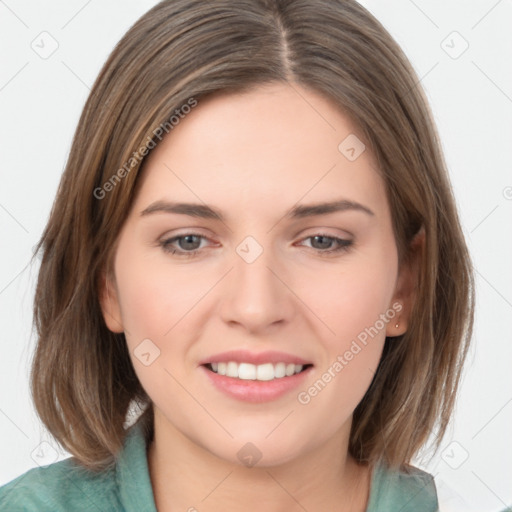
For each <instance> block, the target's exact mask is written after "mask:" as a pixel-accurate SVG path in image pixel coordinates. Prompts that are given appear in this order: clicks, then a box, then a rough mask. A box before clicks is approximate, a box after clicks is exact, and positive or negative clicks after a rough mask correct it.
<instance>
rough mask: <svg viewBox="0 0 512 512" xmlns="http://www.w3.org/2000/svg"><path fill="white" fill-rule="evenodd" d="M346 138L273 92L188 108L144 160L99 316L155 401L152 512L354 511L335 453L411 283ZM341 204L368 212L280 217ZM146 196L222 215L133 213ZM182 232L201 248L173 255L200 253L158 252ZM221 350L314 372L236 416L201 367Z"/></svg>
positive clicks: (320, 106)
mask: <svg viewBox="0 0 512 512" xmlns="http://www.w3.org/2000/svg"><path fill="white" fill-rule="evenodd" d="M350 134H356V136H358V137H359V139H361V140H363V137H362V136H361V135H360V134H359V132H358V130H357V129H356V127H355V126H354V125H353V124H352V123H351V121H350V120H349V119H348V117H347V116H345V115H344V114H343V113H342V112H341V111H339V110H338V109H337V108H336V106H335V105H334V104H333V103H331V102H330V101H329V100H327V99H325V98H323V97H322V96H320V95H318V94H317V93H315V92H312V91H310V90H307V89H304V88H302V87H300V86H298V85H297V84H294V86H293V87H290V86H289V85H284V84H272V85H265V86H260V87H258V88H256V89H253V90H252V91H251V92H249V93H245V94H243V95H226V94H224V95H217V96H214V97H210V98H207V99H203V100H200V101H199V104H198V106H197V107H195V108H194V109H193V110H192V111H191V112H190V114H188V115H187V116H186V118H185V119H184V120H182V121H181V122H180V124H179V125H177V126H175V127H174V129H173V130H172V132H170V134H169V135H167V136H166V137H165V138H164V139H163V141H162V142H161V143H160V144H159V145H158V146H157V147H156V148H155V149H154V150H152V152H151V153H150V154H149V156H148V158H147V159H146V164H145V167H144V171H143V174H142V175H141V177H140V179H141V180H142V181H141V187H140V189H139V192H138V194H137V196H136V198H135V200H134V203H133V205H132V208H131V211H130V213H129V216H128V218H127V220H126V222H125V224H124V226H123V228H122V230H121V233H120V235H119V238H118V245H117V249H116V252H115V258H114V275H113V276H111V277H110V278H109V279H107V280H106V282H105V287H104V290H103V293H102V296H101V303H102V309H103V314H104V318H105V321H106V323H107V326H108V327H109V329H111V330H112V331H114V332H123V331H124V332H125V334H126V340H127V344H128V348H129V351H130V355H131V358H132V362H133V366H134V368H135V371H136V373H137V375H138V378H139V379H140V381H141V383H142V385H143V386H144V388H145V390H146V391H147V393H148V394H149V396H150V397H151V399H152V401H153V403H154V407H155V440H154V442H153V443H152V444H151V446H150V448H149V450H148V464H149V469H150V476H151V481H152V485H153V491H154V496H155V503H156V505H157V508H158V510H159V511H164V512H165V511H170V510H200V511H201V512H206V511H218V510H225V511H235V510H245V511H249V512H250V511H252V510H266V511H267V512H277V511H287V512H289V511H295V510H297V511H298V510H301V511H303V510H304V509H306V510H308V511H316V510H335V509H336V510H341V511H349V510H350V511H364V510H365V509H366V506H367V500H368V495H369V490H370V481H371V480H370V479H371V472H370V468H368V467H366V466H364V465H360V464H357V463H356V461H355V460H354V459H353V458H352V457H351V456H350V455H349V454H348V439H349V432H350V426H351V422H352V413H353V411H354V409H355V408H356V406H357V405H358V403H359V402H360V401H361V399H362V397H363V396H364V394H365V392H366V390H367V389H368V387H369V385H370V383H371V379H372V377H373V375H374V372H375V370H376V368H377V366H378V363H379V359H380V357H381V353H382V349H383V346H384V341H385V337H386V336H391V337H392V336H397V335H400V334H403V333H404V332H405V331H406V329H407V317H408V313H409V311H410V308H411V307H412V302H413V300H414V295H413V291H412V290H413V286H412V283H413V277H414V276H413V269H412V268H410V267H405V266H404V267H402V268H401V269H399V268H398V255H397V249H396V243H395V238H394V235H393V231H392V224H391V213H390V209H389V204H388V202H387V197H386V189H385V184H384V182H383V181H382V179H381V177H380V176H379V174H378V172H377V171H376V165H375V162H374V160H373V157H372V155H371V154H370V151H369V150H366V151H364V152H363V153H362V154H361V155H360V156H359V157H358V158H357V159H356V160H355V161H349V160H348V159H347V158H346V157H345V156H344V155H343V154H342V153H341V152H340V151H339V150H338V145H339V144H340V142H341V141H343V140H344V139H345V138H346V137H347V136H348V135H350ZM341 198H343V199H348V200H352V201H356V202H358V203H360V204H362V205H364V206H366V207H367V208H369V209H371V211H372V212H373V213H374V215H368V214H366V213H364V212H362V211H357V210H347V211H340V212H335V213H331V214H326V215H321V216H316V217H311V218H303V219H295V220H288V219H285V218H284V216H285V214H286V213H287V211H288V210H290V209H291V208H292V207H294V206H295V205H296V204H297V203H300V204H311V203H317V202H327V201H332V200H336V199H341ZM158 200H173V201H180V202H181V201H182V202H194V203H206V204H208V205H211V206H213V207H215V208H218V209H220V210H222V211H223V213H224V215H225V216H226V219H225V221H224V222H221V221H219V220H216V219H204V218H197V217H191V216H187V215H183V214H171V213H165V212H155V213H152V214H149V215H143V216H141V212H142V211H143V210H144V209H145V208H147V207H148V206H149V205H151V204H152V203H154V202H155V201H158ZM187 233H196V234H200V235H201V236H204V237H205V238H200V239H193V240H192V241H190V240H188V245H187V240H186V239H185V240H184V239H181V241H180V240H178V241H174V242H173V243H172V244H171V245H172V248H174V249H176V250H178V251H181V252H186V251H187V250H188V251H190V250H192V249H193V248H199V251H200V252H199V254H198V255H196V256H195V257H185V256H179V255H177V254H175V255H173V254H171V253H170V252H166V251H165V250H164V248H163V247H162V246H161V245H160V242H162V241H163V240H168V239H171V238H173V237H176V236H178V235H181V236H184V235H185V234H187ZM317 234H323V235H325V236H329V237H338V238H341V239H347V240H351V241H352V242H353V244H352V245H351V246H350V247H349V249H348V250H347V251H340V252H338V253H333V254H330V255H327V256H326V255H323V254H322V251H323V252H324V253H325V251H326V250H329V249H331V248H336V247H337V244H336V242H335V241H334V240H332V239H327V241H325V240H324V241H323V242H322V240H320V241H318V240H316V242H315V239H314V238H308V237H314V236H315V235H317ZM247 236H251V237H253V238H254V239H255V240H256V241H257V242H258V243H259V244H260V246H261V247H262V249H263V252H262V254H261V255H260V256H259V257H258V258H257V259H256V260H255V261H254V262H253V263H251V264H248V263H247V262H246V261H245V260H244V259H242V258H241V257H240V256H239V254H238V253H237V252H236V249H237V247H238V246H239V244H240V243H241V242H242V241H243V240H244V239H245V238H246V237H247ZM194 244H195V245H194ZM397 302H400V305H401V306H402V311H401V312H400V313H399V314H397V316H396V317H395V318H394V319H392V320H391V321H389V322H388V323H386V324H385V326H384V328H383V329H381V330H380V331H379V333H378V335H375V336H374V337H373V338H369V342H368V344H367V345H366V346H364V348H363V349H362V350H361V351H360V352H359V353H358V354H357V355H356V356H354V358H353V359H352V360H351V361H350V362H349V363H348V364H347V365H346V366H345V367H344V368H343V370H342V371H341V372H339V373H337V374H336V377H335V378H333V379H331V381H330V382H329V383H328V384H327V385H326V386H325V388H324V389H323V390H322V391H321V392H320V393H318V394H317V395H316V396H315V397H314V398H312V399H311V401H310V402H309V403H308V404H301V403H299V402H298V400H297V393H298V392H299V391H303V390H307V389H308V388H309V387H310V386H311V385H312V384H313V383H314V382H315V381H317V380H318V379H319V378H321V376H322V374H323V373H324V372H326V371H327V370H328V368H329V367H331V366H332V364H333V362H335V361H336V360H337V357H338V355H342V354H344V353H345V351H346V350H348V349H349V348H350V346H351V342H352V341H353V340H355V339H356V338H357V336H358V334H359V333H361V331H363V330H364V329H365V327H370V326H373V325H375V323H376V320H378V319H379V315H381V314H383V313H385V312H386V311H388V310H390V309H392V305H393V304H396V303H397ZM397 318H398V319H399V327H398V328H396V327H395V324H396V322H397ZM144 339H150V340H151V342H152V343H153V344H154V345H153V346H156V347H158V349H159V350H160V355H159V357H157V358H156V359H155V360H154V361H153V362H152V363H151V364H150V365H149V366H145V365H144V364H142V363H141V361H140V360H139V359H138V358H137V357H136V356H135V355H134V350H135V349H136V347H137V346H138V345H139V344H140V343H141V341H142V340H144ZM231 349H246V350H250V351H252V352H262V351H266V350H278V351H284V352H288V353H290V354H294V355H297V356H300V357H303V358H304V359H306V360H308V361H311V362H312V364H313V365H314V366H313V369H312V371H311V373H310V374H309V376H308V378H307V381H306V382H305V384H304V386H301V387H300V389H296V390H293V391H291V392H289V393H287V394H285V395H284V396H282V397H280V398H279V399H277V400H273V401H270V402H266V403H247V402H243V401H239V400H236V399H234V398H231V397H228V396H226V395H225V394H223V393H221V392H220V391H218V390H217V389H216V388H215V387H213V386H212V385H211V384H210V382H209V380H208V379H207V378H206V377H205V375H204V372H203V370H202V369H201V368H199V367H198V365H199V361H201V360H202V359H203V358H205V357H208V356H212V355H214V354H217V353H220V352H224V351H226V350H231ZM247 442H251V443H253V444H254V445H255V446H256V447H257V448H258V450H259V451H260V452H261V454H262V457H261V459H260V460H259V461H258V463H257V464H256V465H255V466H254V467H246V466H244V465H243V464H242V463H241V462H240V460H239V459H238V457H237V452H238V451H239V450H240V449H241V447H242V446H244V445H245V444H246V443H247ZM334 454H336V455H335V456H333V455H334ZM192 507H195V508H192Z"/></svg>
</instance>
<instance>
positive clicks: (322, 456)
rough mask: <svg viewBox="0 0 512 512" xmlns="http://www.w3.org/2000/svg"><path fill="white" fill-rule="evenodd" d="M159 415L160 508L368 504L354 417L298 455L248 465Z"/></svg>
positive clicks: (154, 466) (151, 452)
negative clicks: (351, 436)
mask: <svg viewBox="0 0 512 512" xmlns="http://www.w3.org/2000/svg"><path fill="white" fill-rule="evenodd" d="M157 420H158V414H157V413H156V411H155V429H154V438H153V441H152V442H151V444H150V445H149V448H148V466H149V472H150V478H151V483H152V487H153V494H154V497H155V504H156V507H157V510H158V511H159V512H170V511H174V510H186V511H190V512H197V511H201V512H209V511H212V512H213V511H218V510H223V511H226V512H231V511H233V512H234V511H239V510H244V511H246V512H253V511H261V510H265V511H266V512H285V511H286V512H291V511H292V512H295V511H297V512H299V511H300V512H303V511H304V510H308V511H309V512H315V511H317V510H318V511H320V510H326V509H327V510H337V511H340V512H365V510H366V507H367V503H368V497H369V490H370V477H371V475H370V468H369V467H367V466H363V465H360V464H358V463H357V462H356V461H355V460H354V459H353V457H351V456H350V455H349V454H348V433H349V432H350V422H349V424H348V425H346V426H344V428H343V430H342V431H340V432H339V433H338V434H337V435H335V436H333V437H332V438H331V440H330V441H329V442H328V443H326V444H324V445H323V446H319V447H318V448H316V449H314V450H312V451H310V452H308V453H306V454H302V455H301V456H300V457H297V458H295V459H293V460H290V461H288V462H285V463H282V464H279V465H273V466H266V467H259V465H256V466H254V467H246V466H243V465H241V464H237V463H233V462H230V461H227V460H224V459H221V458H219V457H217V456H216V455H214V454H212V453H211V452H209V451H208V450H205V449H204V448H203V447H201V446H199V445H197V444H196V443H194V442H193V441H191V440H190V439H189V438H187V437H186V436H184V435H183V434H182V433H181V432H180V431H178V430H177V429H175V428H174V427H173V426H172V425H171V424H170V423H169V422H167V421H165V423H164V422H163V421H162V420H161V419H160V420H159V421H157ZM333 454H337V455H336V456H334V455H333Z"/></svg>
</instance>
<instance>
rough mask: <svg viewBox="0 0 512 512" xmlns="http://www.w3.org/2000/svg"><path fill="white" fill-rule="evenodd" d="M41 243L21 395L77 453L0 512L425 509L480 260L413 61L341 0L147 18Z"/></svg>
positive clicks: (15, 492)
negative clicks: (425, 457) (29, 396)
mask: <svg viewBox="0 0 512 512" xmlns="http://www.w3.org/2000/svg"><path fill="white" fill-rule="evenodd" d="M189 244H192V246H190V245H189ZM39 248H40V249H41V250H42V263H41V270H40V274H39V280H38V286H37V291H36V298H35V322H36V327H37V330H38V334H39V340H38V345H37V349H36V353H35V357H34V363H33V371H32V381H31V384H32V392H33V398H34V403H35V406H36V409H37V411H38V414H39V415H40V417H41V420H42V421H43V423H44V424H45V425H46V427H47V428H48V429H49V431H50V432H51V433H52V435H53V436H54V437H55V438H56V439H57V440H58V441H59V442H60V443H61V445H62V446H63V447H64V448H65V449H66V450H68V451H69V452H70V453H71V454H72V455H73V457H72V458H70V459H66V460H65V461H61V462H58V463H55V464H52V465H51V466H49V467H46V468H38V469H33V470H30V471H29V472H27V473H25V474H24V475H21V476H20V477H18V478H17V479H15V480H13V481H12V482H10V483H9V484H7V485H6V486H4V487H3V488H2V489H0V499H1V500H3V501H0V504H2V506H3V507H5V509H6V510H25V509H30V510H32V509H33V510H70V509H71V510H74V509H77V510H78V509H80V510H89V509H90V510H95V509H99V510H137V511H140V510H148V511H154V510H159V511H160V512H162V511H163V512H166V511H167V510H180V509H183V510H200V511H203V510H239V509H241V508H243V509H244V510H249V511H250V510H260V509H261V508H267V509H270V510H304V509H305V510H310V511H313V510H320V509H322V510H325V509H328V510H338V511H367V512H373V511H376V510H378V511H379V512H381V511H386V510H390V511H391V510H393V511H395V510H403V511H405V510H414V511H423V510H424V511H434V510H437V508H438V503H437V496H436V489H435V484H434V481H433V478H432V476H431V475H429V474H428V473H425V472H424V471H421V470H420V469H418V468H414V467H412V466H411V465H410V461H411V459H412V458H413V457H414V455H415V454H416V453H417V452H418V450H419V449H420V448H421V447H422V446H423V445H424V444H425V442H426V440H427V439H428V438H429V436H430V435H431V433H432V431H433V429H436V435H437V439H436V442H437V446H439V444H440V442H441V439H442V437H443V434H444V432H445V429H446V426H447V423H448V421H449V419H450V415H451V412H452V409H453V403H454V399H455V396H456V391H457V385H458V382H459V377H460V373H461V370H462V363H463V361H464V358H465V355H466V352H467V349H468V343H469V339H470V337H471V329H472V321H473V302H474V299H473V284H472V281H473V276H472V270H471V263H470V259H469V256H468V251H467V247H466V244H465V242H464V238H463V235H462V231H461V228H460V223H459V219H458V215H457V210H456V206H455V202H454V199H453V194H452V192H451V187H450V183H449V179H448V176H447V172H446V168H445V165H444V162H443V158H442V154H441V150H440V147H439V144H438V142H437V137H436V132H435V128H434V125H433V122H432V120H431V116H430V112H429V109H428V106H427V104H426V101H425V98H424V95H423V93H422V91H421V88H420V86H419V85H418V79H417V77H416V76H415V73H414V72H413V70H412V68H411V66H410V65H409V63H408V61H407V59H406V57H405V56H404V55H403V53H402V52H401V50H400V49H399V47H398V46H397V44H396V43H395V42H394V41H393V40H392V38H391V37H390V35H389V34H388V33H387V32H386V31H385V29H384V28H383V27H382V26H381V25H380V24H379V23H378V21H376V20H375V19H374V18H373V17H372V16H371V15H370V14H369V13H368V12H367V11H366V10H365V9H364V8H363V7H361V6H360V5H359V4H357V3H356V2H352V1H327V0H323V1H322V0H319V1H313V2H311V1H308V2H303V1H284V0H272V1H271V0H268V1H265V0H260V1H250V2H249V1H247V2H236V3H232V2H225V1H220V2H202V1H191V0H182V1H172V2H171V1H164V2H161V3H160V4H158V5H157V6H156V7H154V8H153V9H152V10H150V11H149V12H148V13H147V14H145V15H144V16H143V17H142V18H141V19H140V20H139V21H138V22H137V23H136V24H135V25H134V26H133V27H132V28H131V29H130V30H129V31H128V33H127V34H126V35H125V36H124V37H123V39H122V40H121V41H120V42H119V44H118V45H117V46H116V48H115V49H114V51H113V53H112V55H111V56H110V58H109V59H108V61H107V63H106V64H105V66H104V68H103V70H102V71H101V73H100V76H99V77H98V79H97V81H96V83H95V85H94V87H93V89H92V91H91V95H90V97H89V99H88V101H87V104H86V106H85V108H84V112H83V115H82V117H81V119H80V122H79V125H78V128H77V132H76V134H75V139H74V142H73V146H72V149H71V153H70V157H69V161H68V165H67V167H66V169H65V172H64V175H63V178H62V181H61V186H60V188H59V191H58V194H57V198H56V200H55V203H54V207H53V210H52V214H51V217H50V219H49V222H48V225H47V228H46V230H45V232H44V233H43V236H42V238H41V241H40V243H39ZM56 369H58V371H56ZM130 406H132V407H137V408H140V410H141V411H140V412H141V413H142V414H140V415H138V414H137V413H136V416H137V417H136V418H135V420H136V421H135V424H134V425H132V426H130V423H131V422H132V421H133V420H129V421H127V413H128V412H129V410H130ZM30 507H32V508H30Z"/></svg>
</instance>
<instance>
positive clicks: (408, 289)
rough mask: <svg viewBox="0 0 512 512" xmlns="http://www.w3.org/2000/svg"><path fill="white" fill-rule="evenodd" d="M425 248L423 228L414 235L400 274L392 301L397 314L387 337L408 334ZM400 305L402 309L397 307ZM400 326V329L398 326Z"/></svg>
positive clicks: (387, 328) (387, 331) (391, 321)
mask: <svg viewBox="0 0 512 512" xmlns="http://www.w3.org/2000/svg"><path fill="white" fill-rule="evenodd" d="M424 246H425V229H424V227H423V226H421V228H420V229H419V230H418V232H417V233H416V234H415V235H414V237H413V239H412V241H411V243H410V245H409V254H408V255H407V257H406V258H405V259H404V261H403V262H402V265H401V268H400V269H399V272H398V277H397V284H396V288H395V293H394V295H393V299H392V301H391V304H390V307H392V305H395V307H394V308H393V309H394V310H395V311H396V312H397V313H396V315H395V317H394V318H392V319H391V320H390V321H389V323H388V324H387V327H386V336H389V337H393V336H401V335H402V334H404V333H405V332H407V328H408V326H409V321H410V315H411V312H412V309H413V306H414V303H415V301H416V295H417V290H418V280H419V273H420V268H421V258H422V254H423V250H424ZM397 303H400V305H401V309H400V310H399V309H398V307H397ZM397 324H398V327H396V325H397Z"/></svg>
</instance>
